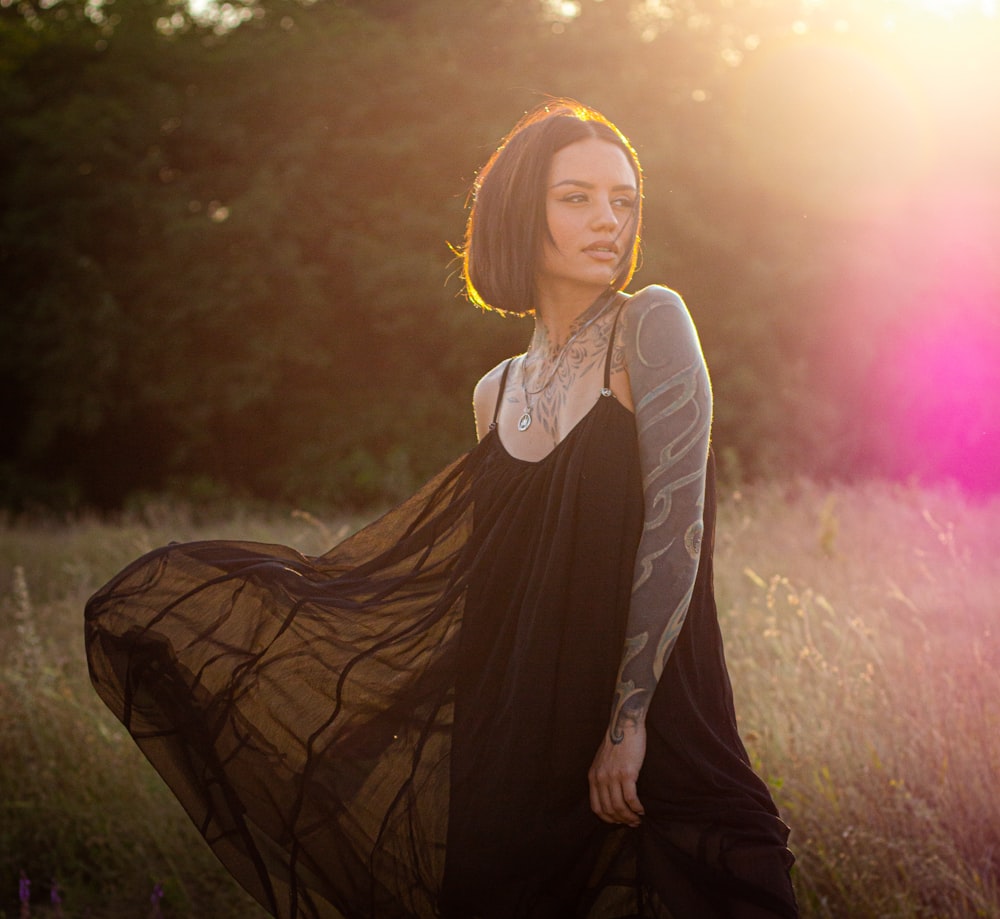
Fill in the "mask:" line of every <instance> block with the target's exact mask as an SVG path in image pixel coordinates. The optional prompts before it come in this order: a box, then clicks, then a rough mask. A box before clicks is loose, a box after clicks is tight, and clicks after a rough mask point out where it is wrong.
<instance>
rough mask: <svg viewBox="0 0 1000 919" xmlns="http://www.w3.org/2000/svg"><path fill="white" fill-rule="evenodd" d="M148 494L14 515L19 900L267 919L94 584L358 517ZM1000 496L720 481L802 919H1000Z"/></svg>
mask: <svg viewBox="0 0 1000 919" xmlns="http://www.w3.org/2000/svg"><path fill="white" fill-rule="evenodd" d="M357 522H358V521H356V520H343V521H335V522H330V523H326V524H324V523H323V522H320V521H318V520H315V519H313V518H310V517H309V516H308V515H291V514H278V513H277V512H272V513H270V514H268V513H265V512H260V511H255V512H251V511H247V510H244V511H240V512H234V513H231V514H229V515H227V516H226V517H225V518H224V519H215V520H212V519H208V520H203V519H199V518H198V516H197V515H195V514H193V513H192V512H191V511H189V510H185V509H184V508H180V509H178V508H174V507H172V506H170V505H168V504H157V503H148V504H147V505H145V506H144V507H143V508H142V510H141V511H137V512H135V513H133V514H131V515H129V516H127V517H126V518H124V519H122V520H118V521H115V522H114V523H109V522H102V521H100V520H97V519H88V518H84V519H74V520H70V521H66V522H62V523H54V522H52V521H35V522H32V523H24V524H13V523H10V524H7V525H5V526H0V712H2V718H0V917H2V916H4V915H6V916H11V917H12V916H15V915H17V911H18V906H17V880H18V873H19V871H20V870H21V869H22V868H23V869H24V870H25V871H26V872H27V873H28V874H29V876H30V877H31V878H32V880H33V881H34V889H35V892H36V895H37V898H36V899H37V903H36V902H33V903H32V914H33V915H36V916H44V915H52V914H51V913H50V912H48V911H47V908H46V907H45V906H44V900H47V889H48V882H49V879H50V878H52V877H56V878H57V879H58V881H59V884H60V887H61V890H62V892H63V900H64V906H63V909H64V914H65V915H66V916H67V917H76V916H82V915H83V914H84V910H89V915H90V916H92V917H93V919H101V917H107V919H118V917H122V919H124V917H126V916H127V917H132V919H134V917H143V916H146V915H148V913H149V909H150V905H149V896H150V892H151V891H152V888H153V884H154V883H156V882H162V883H163V884H164V886H165V889H166V898H165V900H164V902H163V910H164V915H165V916H168V917H171V916H173V917H181V916H184V917H187V916H190V917H198V919H201V917H212V919H227V917H236V916H239V917H254V916H259V915H261V914H260V912H259V910H256V909H255V907H254V906H253V904H252V903H250V902H249V901H248V899H247V898H246V896H245V895H243V894H242V892H241V891H239V890H238V889H237V888H236V886H235V885H234V884H233V882H231V881H230V880H229V878H228V875H226V874H225V872H224V871H222V869H220V868H219V867H218V866H217V864H216V862H215V860H214V858H213V857H212V855H211V854H210V852H209V851H208V849H207V847H206V846H205V845H204V844H203V843H202V841H201V839H200V837H199V836H198V835H197V833H196V832H195V830H194V829H193V827H192V826H190V824H189V822H188V820H187V817H186V816H185V815H184V814H183V812H182V811H181V810H180V807H179V806H178V805H177V804H176V802H175V801H174V799H173V797H172V796H171V795H170V793H169V792H167V791H166V790H165V788H164V787H163V785H162V783H161V782H160V781H159V779H158V778H157V776H156V775H155V773H154V772H153V771H152V769H151V768H150V767H149V766H148V765H147V764H146V762H145V760H144V759H143V758H142V756H141V754H139V752H138V751H137V749H136V748H135V747H134V746H133V744H132V743H131V741H130V740H129V739H128V737H127V735H126V734H125V732H124V731H123V729H122V728H121V726H120V725H119V724H118V723H117V722H116V721H115V720H114V719H113V718H112V716H111V715H110V714H109V713H108V712H106V711H105V710H104V708H103V706H102V705H101V703H100V702H99V700H98V699H97V697H96V695H95V694H94V693H93V691H92V690H91V688H90V685H89V681H88V679H87V674H86V664H85V661H84V657H83V648H82V641H81V638H82V609H83V604H84V602H85V600H86V598H87V597H88V596H89V594H90V593H91V592H92V591H93V590H94V589H95V588H96V587H97V586H99V585H100V584H101V583H103V581H104V580H106V579H107V578H108V577H110V575H111V574H113V573H114V572H115V571H117V570H118V569H119V568H120V567H121V566H123V565H124V564H125V563H126V562H128V561H129V560H131V559H132V558H134V557H135V556H136V555H138V554H139V553H141V552H143V551H145V550H146V549H149V548H151V547H153V546H156V545H160V544H162V543H165V542H168V541H170V540H187V539H198V538H213V537H236V536H238V537H243V538H249V539H260V540H264V541H276V542H283V543H287V544H290V545H294V546H296V547H297V548H300V549H302V550H303V551H305V552H308V553H315V552H320V551H322V550H323V549H325V548H326V547H328V546H329V545H330V544H332V543H333V542H335V541H336V540H337V539H339V538H341V537H342V536H343V535H345V534H346V533H347V532H349V531H350V530H351V529H353V528H354V527H355V526H356V525H357ZM998 549H1000V500H994V501H992V502H988V503H978V504H977V503H973V502H970V501H968V500H966V499H964V498H963V497H962V496H961V495H960V494H958V493H957V492H951V491H949V490H921V489H917V488H904V487H898V486H889V485H870V486H859V487H853V488H848V487H836V488H833V489H825V488H822V487H820V486H817V485H814V484H811V483H794V484H788V485H759V486H754V487H751V488H747V489H744V490H742V492H737V493H728V494H724V495H723V496H722V500H721V505H720V520H719V533H718V544H717V547H716V559H717V564H716V582H717V591H718V598H719V611H720V617H721V620H722V625H723V629H724V631H725V635H726V647H727V655H728V659H729V664H730V671H731V674H732V678H733V685H734V690H735V693H736V699H737V708H738V711H739V715H740V722H741V729H742V731H743V734H744V737H745V738H746V742H747V747H748V749H749V751H750V754H751V756H752V758H753V759H754V762H755V765H756V766H757V768H758V770H759V771H760V773H761V774H762V775H763V776H764V778H765V779H766V780H767V781H768V783H769V784H770V786H771V788H772V789H773V792H774V795H775V799H776V800H777V802H778V805H779V807H780V808H781V810H782V813H783V814H784V816H785V818H786V820H787V821H788V822H789V824H790V825H791V826H792V830H793V832H792V843H791V844H792V847H793V848H794V850H795V852H796V855H797V857H798V864H797V867H796V871H795V883H796V888H797V890H798V892H799V896H800V900H801V904H802V909H803V915H804V916H808V917H831V919H843V917H851V919H862V917H872V919H874V917H889V916H892V917H897V916H898V917H934V919H949V917H955V919H958V917H963V919H964V917H968V916H988V917H989V916H1000V803H998V800H997V795H996V793H995V790H994V785H995V782H996V779H997V776H998V775H1000V642H998V639H997V631H998V629H1000V623H997V622H996V621H995V620H996V619H997V612H998V607H1000V551H998Z"/></svg>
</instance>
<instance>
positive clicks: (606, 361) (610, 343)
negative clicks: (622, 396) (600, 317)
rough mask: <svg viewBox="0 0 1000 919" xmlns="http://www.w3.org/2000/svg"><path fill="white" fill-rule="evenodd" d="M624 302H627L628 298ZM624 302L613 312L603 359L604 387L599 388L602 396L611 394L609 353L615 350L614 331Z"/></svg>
mask: <svg viewBox="0 0 1000 919" xmlns="http://www.w3.org/2000/svg"><path fill="white" fill-rule="evenodd" d="M625 303H628V300H626V301H625ZM625 303H623V304H622V305H621V306H619V307H618V312H616V313H615V321H614V322H613V323H611V335H610V337H609V338H608V353H607V356H606V357H605V359H604V388H603V389H602V390H601V395H602V396H610V395H611V355H612V354H613V353H614V350H615V332H616V331H617V330H618V318H619V317H620V316H621V314H622V310H623V309H625Z"/></svg>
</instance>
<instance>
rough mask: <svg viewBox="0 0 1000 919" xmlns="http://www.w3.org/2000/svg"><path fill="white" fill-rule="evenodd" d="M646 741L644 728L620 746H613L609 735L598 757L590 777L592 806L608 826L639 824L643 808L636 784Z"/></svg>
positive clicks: (632, 734)
mask: <svg viewBox="0 0 1000 919" xmlns="http://www.w3.org/2000/svg"><path fill="white" fill-rule="evenodd" d="M645 741H646V737H645V731H644V730H643V729H641V728H640V729H634V730H630V731H628V732H627V733H626V737H625V740H623V741H622V743H619V744H613V743H611V741H610V739H609V738H608V737H607V735H605V737H604V741H603V743H602V744H601V748H600V750H598V751H597V756H595V757H594V763H593V765H592V766H591V767H590V772H589V774H588V778H589V780H590V807H591V809H592V810H593V811H594V813H595V814H597V816H598V817H600V818H601V819H602V820H605V821H607V822H608V823H624V824H626V825H627V826H638V825H639V818H640V817H641V816H642V814H643V808H642V803H641V802H640V800H639V795H638V792H637V788H636V782H637V780H638V778H639V770H640V769H641V768H642V761H643V759H644V758H645V753H646V742H645Z"/></svg>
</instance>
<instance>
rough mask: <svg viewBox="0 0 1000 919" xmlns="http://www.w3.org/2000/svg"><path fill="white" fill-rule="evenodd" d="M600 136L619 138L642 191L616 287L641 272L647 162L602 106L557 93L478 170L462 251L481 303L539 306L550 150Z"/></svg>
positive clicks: (469, 284) (511, 309) (470, 289)
mask: <svg viewBox="0 0 1000 919" xmlns="http://www.w3.org/2000/svg"><path fill="white" fill-rule="evenodd" d="M588 138H597V139H599V140H604V141H607V142H609V143H612V144H614V145H615V146H616V147H618V148H619V149H621V150H622V152H623V153H624V154H625V156H626V157H627V159H628V161H629V164H630V165H631V167H632V171H633V172H634V173H635V181H636V188H637V191H638V194H637V195H636V200H635V210H634V212H633V219H632V221H631V226H630V227H628V228H626V229H627V230H629V231H630V237H631V238H630V240H629V243H628V245H626V246H623V247H622V257H621V259H620V261H619V262H618V265H617V266H616V269H615V274H614V277H613V278H612V280H611V287H613V288H615V289H616V290H623V289H624V288H625V286H626V285H627V284H628V282H629V281H630V280H631V279H632V275H633V274H634V273H635V268H636V263H637V262H638V258H639V241H640V230H641V224H642V168H641V166H640V165H639V158H638V156H637V155H636V152H635V150H634V149H633V148H632V145H631V144H630V143H629V142H628V140H627V139H626V137H625V135H624V134H622V133H621V131H619V130H618V128H616V127H615V126H614V125H613V124H612V123H611V122H610V121H609V120H608V119H607V118H605V117H604V116H603V115H602V114H600V112H596V111H594V110H593V109H591V108H588V107H587V106H585V105H581V104H580V103H579V102H574V101H573V100H571V99H557V100H553V101H550V102H547V103H545V104H544V105H540V106H539V107H538V108H536V109H534V110H533V111H531V112H528V113H527V114H526V115H525V116H524V117H523V118H522V119H521V120H520V121H519V122H518V123H517V124H516V125H515V126H514V129H513V130H512V131H511V132H510V134H508V135H507V137H506V138H505V139H504V141H503V143H502V144H501V145H500V147H498V148H497V150H496V152H495V153H494V154H493V155H492V156H491V157H490V159H489V161H488V162H487V163H486V165H485V166H483V168H482V169H481V170H480V172H479V175H478V176H477V177H476V181H475V184H474V185H473V190H472V207H471V209H470V211H469V219H468V222H467V224H466V228H465V244H464V246H463V248H462V251H461V253H460V254H461V258H462V277H463V279H464V280H465V290H466V295H467V296H468V298H469V299H470V300H471V301H472V302H473V303H475V304H476V305H477V306H480V307H482V308H483V309H489V310H497V311H498V312H501V313H512V314H516V315H522V316H523V315H527V314H529V313H531V312H533V310H534V308H535V296H536V289H535V280H536V275H537V272H538V266H539V261H540V258H541V252H542V242H543V240H544V239H545V238H546V237H548V239H549V240H550V241H551V240H552V236H551V233H550V231H549V227H548V223H547V221H546V215H545V199H546V186H547V183H548V177H549V169H550V167H551V163H552V157H553V156H554V155H555V154H556V153H558V152H559V151H560V150H562V149H563V148H564V147H568V146H569V145H570V144H573V143H576V142H577V141H580V140H587V139H588Z"/></svg>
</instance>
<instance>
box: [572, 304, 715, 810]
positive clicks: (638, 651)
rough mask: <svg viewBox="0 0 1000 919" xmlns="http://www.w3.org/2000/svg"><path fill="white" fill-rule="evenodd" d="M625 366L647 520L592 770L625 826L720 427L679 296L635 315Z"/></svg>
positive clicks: (696, 541) (629, 311)
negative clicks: (715, 425)
mask: <svg viewBox="0 0 1000 919" xmlns="http://www.w3.org/2000/svg"><path fill="white" fill-rule="evenodd" d="M623 332H624V338H625V342H624V344H625V366H626V370H627V371H628V377H629V387H630V389H631V393H632V399H633V402H634V404H635V415H636V429H637V432H638V436H639V462H640V468H641V470H642V483H643V500H644V503H645V518H644V525H643V532H642V537H641V539H640V542H639V549H638V551H637V553H636V563H635V576H634V580H633V584H632V599H631V602H630V606H629V617H628V624H627V627H626V638H625V648H624V651H623V654H622V661H621V666H620V669H619V674H618V685H617V688H616V691H615V699H614V706H613V710H612V715H611V722H610V725H609V727H608V732H607V735H606V736H605V739H604V743H603V744H602V746H601V749H600V750H599V751H598V754H597V757H596V758H595V760H594V765H593V767H592V768H591V773H590V783H591V806H592V807H593V809H594V811H595V813H597V814H598V816H600V817H602V818H603V819H605V820H608V821H610V822H615V823H628V824H632V825H635V824H637V823H638V821H639V817H640V816H641V814H642V805H641V804H640V802H639V800H638V797H637V796H636V780H637V779H638V776H639V769H640V768H641V767H642V760H643V758H644V756H645V738H646V734H645V718H646V711H647V710H648V708H649V703H650V701H651V699H652V696H653V690H654V689H655V688H656V684H657V682H658V681H659V679H660V675H661V674H662V673H663V668H664V666H665V664H666V661H667V658H668V657H669V656H670V652H671V650H672V649H673V646H674V644H675V642H676V641H677V636H678V634H679V633H680V630H681V627H682V626H683V624H684V618H685V616H686V614H687V609H688V603H689V602H690V600H691V594H692V591H693V590H694V581H695V575H696V574H697V570H698V559H699V555H700V550H701V535H702V513H703V507H704V500H705V467H706V461H707V458H708V440H709V434H710V430H711V422H712V393H711V386H710V383H709V379H708V371H707V369H706V367H705V361H704V358H703V357H702V353H701V346H700V344H699V342H698V335H697V332H696V331H695V328H694V324H693V323H692V322H691V317H690V316H689V315H688V312H687V309H686V308H685V306H684V303H683V301H682V300H681V299H680V297H678V296H677V294H675V293H673V291H669V290H666V289H664V288H658V287H654V288H649V289H647V290H646V291H644V292H643V293H641V294H637V295H636V296H635V297H634V298H633V299H632V300H631V301H630V302H629V304H628V307H627V308H626V323H625V327H624V329H623Z"/></svg>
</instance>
